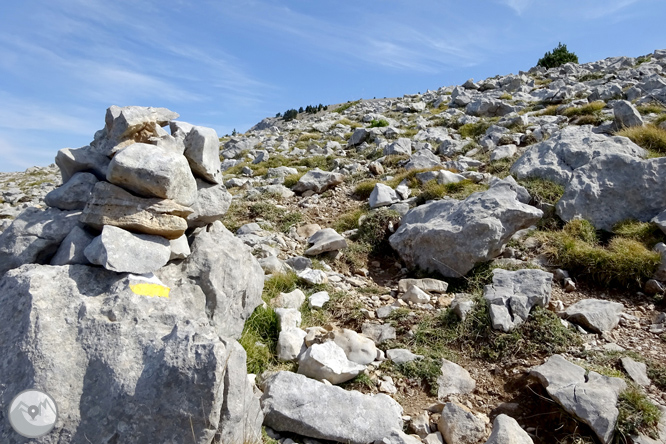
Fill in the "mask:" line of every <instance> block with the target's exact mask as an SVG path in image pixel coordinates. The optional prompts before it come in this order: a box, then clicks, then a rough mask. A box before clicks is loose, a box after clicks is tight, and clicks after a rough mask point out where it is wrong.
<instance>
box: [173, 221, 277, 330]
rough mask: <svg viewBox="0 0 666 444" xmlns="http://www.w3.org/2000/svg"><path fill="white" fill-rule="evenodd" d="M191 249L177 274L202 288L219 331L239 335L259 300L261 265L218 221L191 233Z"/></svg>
mask: <svg viewBox="0 0 666 444" xmlns="http://www.w3.org/2000/svg"><path fill="white" fill-rule="evenodd" d="M191 249H192V254H191V255H190V256H189V257H188V258H187V259H185V260H184V261H183V262H182V263H181V264H180V265H178V270H179V273H180V275H181V276H185V277H187V278H188V279H189V280H191V281H192V282H194V283H196V285H198V286H199V287H200V288H201V290H202V291H203V293H204V295H205V301H206V314H207V315H208V317H209V319H210V322H211V325H213V326H214V327H215V329H216V330H217V331H218V333H219V335H220V336H222V337H230V338H234V339H238V338H240V335H241V333H242V332H243V326H244V325H245V321H246V320H247V319H248V318H249V317H250V315H251V314H252V312H253V311H254V309H255V308H257V307H258V306H259V305H261V303H262V300H261V293H262V291H263V288H264V271H263V270H262V269H261V265H259V262H258V261H257V259H255V258H254V256H252V252H251V251H250V249H249V248H248V247H246V246H245V244H243V242H242V241H240V240H239V239H238V238H236V237H235V236H234V235H233V234H232V233H231V232H230V231H229V230H227V229H226V228H225V227H224V225H222V223H221V222H219V221H218V222H215V223H213V224H211V225H209V226H208V227H206V228H205V229H203V230H202V231H200V232H199V233H197V234H196V235H194V239H193V241H192V244H191Z"/></svg>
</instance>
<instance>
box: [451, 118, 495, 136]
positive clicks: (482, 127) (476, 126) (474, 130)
mask: <svg viewBox="0 0 666 444" xmlns="http://www.w3.org/2000/svg"><path fill="white" fill-rule="evenodd" d="M490 125H492V124H491V123H490V122H486V121H484V120H481V121H479V122H477V123H466V124H464V125H463V126H461V127H460V128H458V133H459V134H460V137H463V138H468V137H469V138H473V139H476V138H478V137H481V136H483V135H484V134H485V133H486V131H487V130H488V128H490Z"/></svg>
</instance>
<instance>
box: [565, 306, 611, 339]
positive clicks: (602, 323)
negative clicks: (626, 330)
mask: <svg viewBox="0 0 666 444" xmlns="http://www.w3.org/2000/svg"><path fill="white" fill-rule="evenodd" d="M623 310H624V306H623V305H622V304H621V303H619V302H613V301H604V300H603V299H583V300H582V301H578V302H576V303H575V304H573V305H570V306H569V307H567V309H566V310H565V311H564V315H565V316H566V318H567V319H568V320H569V321H571V322H574V323H576V324H580V325H582V326H583V327H585V328H586V329H588V330H589V331H592V332H595V333H603V332H605V331H611V330H612V329H614V328H615V327H617V324H618V323H619V322H620V315H621V314H622V311H623Z"/></svg>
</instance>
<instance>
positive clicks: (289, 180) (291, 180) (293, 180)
mask: <svg viewBox="0 0 666 444" xmlns="http://www.w3.org/2000/svg"><path fill="white" fill-rule="evenodd" d="M304 175H305V173H296V174H289V175H287V176H285V177H284V182H282V185H284V186H285V187H287V188H291V187H293V186H294V185H296V184H297V183H298V181H299V180H301V177H303V176H304Z"/></svg>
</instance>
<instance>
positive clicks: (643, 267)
mask: <svg viewBox="0 0 666 444" xmlns="http://www.w3.org/2000/svg"><path fill="white" fill-rule="evenodd" d="M540 236H541V237H542V240H543V241H544V251H545V253H546V254H547V255H548V256H549V257H550V259H551V260H552V261H554V262H555V263H556V264H557V265H558V266H559V267H562V268H564V269H568V270H572V271H576V272H577V273H578V275H579V277H582V278H587V279H589V280H591V281H592V282H594V283H596V284H598V285H601V286H603V287H610V286H615V285H617V286H620V287H623V288H627V287H630V286H639V287H641V286H642V284H643V283H644V282H645V281H647V280H648V279H650V278H651V277H652V275H653V274H654V272H655V271H656V269H657V266H658V265H659V263H660V257H659V253H656V252H654V251H651V250H649V249H648V248H646V246H645V245H643V244H642V243H641V242H639V241H637V240H635V239H631V238H628V237H623V236H619V235H616V236H614V237H612V238H611V239H610V241H609V242H608V244H607V245H600V244H599V241H598V237H597V233H596V231H595V230H594V227H592V225H591V224H590V223H589V222H587V221H582V220H574V221H571V222H569V223H567V224H566V225H565V226H564V229H563V230H562V231H558V232H548V233H545V232H544V233H542V234H541V235H540Z"/></svg>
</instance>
